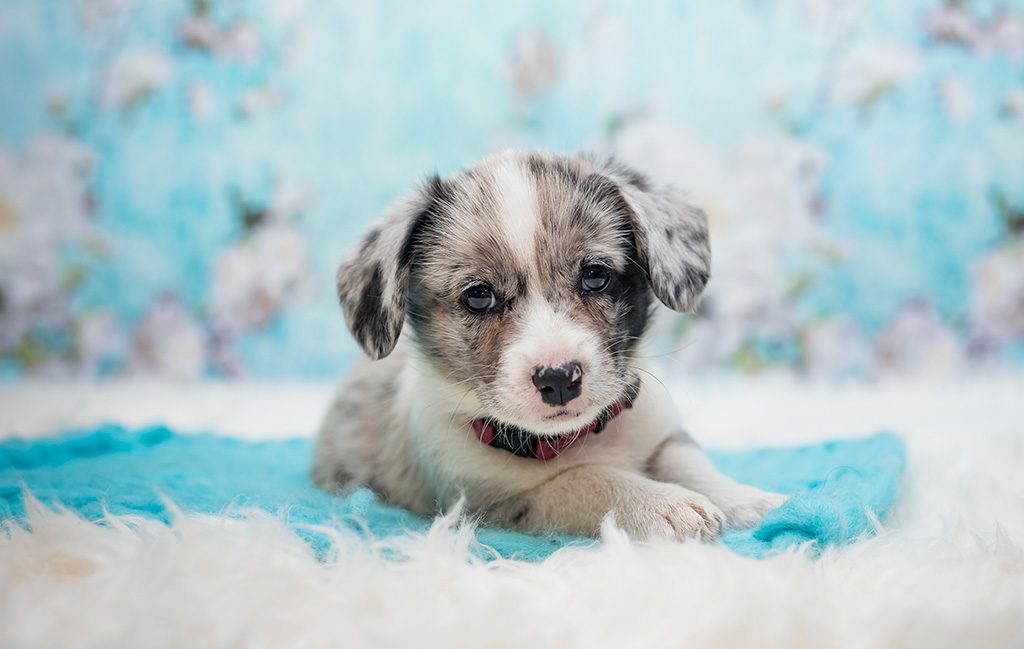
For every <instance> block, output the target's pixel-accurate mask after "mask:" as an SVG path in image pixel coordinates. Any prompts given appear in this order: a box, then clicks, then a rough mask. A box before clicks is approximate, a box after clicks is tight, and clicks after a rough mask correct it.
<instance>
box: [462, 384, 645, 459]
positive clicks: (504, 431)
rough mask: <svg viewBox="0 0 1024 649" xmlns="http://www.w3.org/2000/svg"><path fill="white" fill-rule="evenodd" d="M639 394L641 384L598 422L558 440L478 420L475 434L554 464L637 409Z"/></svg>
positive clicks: (615, 404)
mask: <svg viewBox="0 0 1024 649" xmlns="http://www.w3.org/2000/svg"><path fill="white" fill-rule="evenodd" d="M639 391H640V384H639V383H637V384H636V385H633V386H631V387H630V388H629V390H627V392H626V395H625V396H623V397H622V398H621V399H619V400H618V401H616V402H615V403H613V404H612V405H611V406H609V407H608V408H607V409H606V410H605V411H604V412H602V413H601V414H600V415H598V416H597V418H596V419H594V421H592V422H590V423H589V424H587V425H586V426H584V427H583V428H580V429H579V430H575V431H573V432H571V433H565V434H563V435H558V436H555V437H549V436H546V435H538V434H536V433H531V432H528V431H525V430H523V429H522V428H518V427H516V426H509V425H508V424H503V423H501V422H497V421H493V420H491V419H474V420H473V432H474V433H476V437H477V439H479V440H480V441H481V442H483V443H484V444H487V445H488V446H493V447H494V448H500V449H502V450H503V451H508V452H509V453H513V454H515V455H518V456H519V457H525V458H533V459H536V460H550V459H552V458H554V457H557V456H558V455H559V454H560V453H561V452H562V451H564V450H565V449H567V448H569V447H570V446H572V445H573V444H575V443H576V442H577V441H578V440H581V439H583V438H584V437H586V436H587V435H590V434H591V433H593V434H595V435H596V434H598V433H600V432H601V431H602V430H604V427H605V426H606V425H607V424H608V422H609V421H611V420H612V419H615V418H616V417H618V416H619V415H620V414H622V411H623V410H625V409H627V408H632V407H633V401H635V400H636V396H637V393H639Z"/></svg>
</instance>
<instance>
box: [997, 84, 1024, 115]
mask: <svg viewBox="0 0 1024 649" xmlns="http://www.w3.org/2000/svg"><path fill="white" fill-rule="evenodd" d="M1000 109H1001V110H1002V112H1003V114H1004V115H1006V116H1008V117H1020V116H1021V115H1024V86H1015V87H1013V88H1010V89H1009V90H1008V91H1007V92H1006V94H1005V95H1004V96H1003V102H1002V105H1001V106H1000Z"/></svg>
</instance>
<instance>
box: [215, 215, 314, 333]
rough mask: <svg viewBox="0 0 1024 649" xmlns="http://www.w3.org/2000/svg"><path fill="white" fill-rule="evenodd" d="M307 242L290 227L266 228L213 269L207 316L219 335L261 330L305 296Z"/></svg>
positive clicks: (274, 225) (232, 249)
mask: <svg viewBox="0 0 1024 649" xmlns="http://www.w3.org/2000/svg"><path fill="white" fill-rule="evenodd" d="M306 247H307V244H306V238H305V235H304V234H303V233H302V232H301V231H300V230H299V229H298V228H297V227H295V226H294V225H291V224H286V223H267V224H264V225H261V226H260V227H258V228H256V230H255V232H254V233H253V234H252V236H251V237H249V238H247V239H245V240H243V241H241V242H239V243H238V244H236V245H234V246H232V247H230V248H228V249H227V250H225V251H224V252H223V253H221V255H220V257H218V259H217V261H216V262H215V265H214V270H213V288H212V294H211V312H212V316H213V323H214V329H215V331H216V332H217V334H218V335H219V336H231V335H235V334H238V333H240V332H243V331H247V330H250V329H256V328H258V327H262V326H264V325H265V324H267V322H269V321H270V319H271V318H273V317H274V316H275V315H276V314H278V313H279V312H281V311H282V310H283V309H284V308H285V307H287V306H288V305H290V304H292V303H293V302H294V301H296V300H299V299H302V298H305V297H306V296H307V295H308V289H309V279H308V277H307V272H306Z"/></svg>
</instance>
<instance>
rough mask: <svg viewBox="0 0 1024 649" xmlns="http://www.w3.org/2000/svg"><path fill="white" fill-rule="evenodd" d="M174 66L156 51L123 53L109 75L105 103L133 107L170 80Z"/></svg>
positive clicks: (107, 74) (104, 96) (104, 93)
mask: <svg viewBox="0 0 1024 649" xmlns="http://www.w3.org/2000/svg"><path fill="white" fill-rule="evenodd" d="M173 75H174V64H173V63H172V62H171V59H170V58H168V56H167V55H166V54H165V53H163V52H161V51H160V50H155V49H144V48H139V49H134V50H127V51H125V52H122V53H121V54H120V55H119V56H118V57H117V58H116V59H115V60H114V62H113V63H112V64H111V65H110V67H109V68H108V69H107V72H106V79H105V83H104V86H103V95H102V101H103V104H104V105H105V106H117V107H122V108H124V107H130V106H133V105H135V104H137V103H138V102H140V101H142V100H143V99H145V98H146V97H147V96H148V95H149V94H151V93H152V92H154V91H155V90H157V89H159V88H160V87H161V86H163V85H164V84H166V83H167V82H168V81H170V80H171V77H172V76H173Z"/></svg>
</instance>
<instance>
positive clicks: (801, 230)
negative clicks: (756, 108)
mask: <svg viewBox="0 0 1024 649" xmlns="http://www.w3.org/2000/svg"><path fill="white" fill-rule="evenodd" d="M614 145H615V153H616V156H617V157H618V158H619V159H621V160H622V161H623V162H625V163H627V164H630V165H632V166H634V167H636V168H637V169H638V170H640V171H642V172H644V173H646V174H648V175H649V176H651V177H652V179H654V180H655V181H658V182H662V183H668V184H672V185H674V186H676V187H679V188H681V189H684V190H686V191H687V192H688V193H689V194H690V195H691V196H692V198H693V201H694V202H695V203H696V204H697V205H700V206H701V207H702V208H704V210H705V211H706V212H707V214H708V221H709V226H710V229H711V239H712V241H713V242H714V249H715V254H714V258H713V262H712V263H713V268H712V272H711V282H710V283H709V285H708V288H707V297H706V298H705V315H703V316H702V317H703V318H707V319H710V320H712V321H713V322H714V327H713V329H714V333H713V334H710V333H709V335H708V336H707V337H708V341H713V349H711V350H709V351H708V355H707V356H702V352H690V353H688V354H686V355H685V356H686V357H688V358H698V357H700V358H703V359H705V360H710V361H714V362H718V361H721V360H726V359H728V358H730V357H731V356H732V355H733V354H735V352H736V351H738V349H739V346H740V345H742V344H743V342H744V341H745V340H746V339H747V338H748V337H749V336H753V335H756V336H759V337H764V338H768V339H773V340H783V339H787V338H789V337H790V336H792V335H793V334H794V318H793V313H792V304H791V299H792V297H791V293H792V289H793V286H792V279H791V278H790V276H789V275H788V273H787V272H786V269H785V267H784V265H783V263H782V262H783V255H784V253H785V252H786V251H787V250H791V249H793V248H795V247H804V246H808V245H816V244H824V243H826V240H825V239H824V238H823V237H822V234H821V232H820V231H819V229H818V227H817V225H816V220H817V214H816V209H817V207H816V197H817V192H818V187H819V184H820V178H821V172H822V169H823V167H824V164H825V157H824V155H823V154H822V153H821V151H820V150H818V149H817V148H815V147H813V146H812V145H810V144H808V143H806V142H803V141H801V140H797V139H794V138H790V137H786V136H782V135H776V134H758V135H754V136H752V137H749V138H748V139H747V140H745V141H744V142H742V143H741V144H740V146H739V147H738V148H737V149H736V150H735V151H734V152H732V153H731V154H724V153H721V152H719V151H717V150H715V149H714V148H712V147H711V146H709V145H708V144H706V143H704V142H702V141H701V140H699V139H698V138H696V137H695V136H693V135H692V134H691V133H689V132H688V131H685V130H683V129H681V128H680V127H678V126H675V125H671V124H664V123H658V122H640V123H634V124H629V125H627V126H626V127H624V128H623V129H622V130H621V131H620V132H619V134H618V136H617V137H616V140H615V143H614ZM702 327H703V325H699V323H695V324H694V325H693V327H692V328H691V329H690V330H689V332H688V335H687V337H688V338H695V337H698V336H702V335H703V333H702V331H701V328H702ZM698 344H705V343H694V345H693V346H697V345H698ZM687 346H688V347H690V344H689V343H688V345H687Z"/></svg>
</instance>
